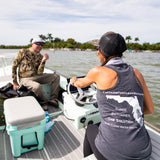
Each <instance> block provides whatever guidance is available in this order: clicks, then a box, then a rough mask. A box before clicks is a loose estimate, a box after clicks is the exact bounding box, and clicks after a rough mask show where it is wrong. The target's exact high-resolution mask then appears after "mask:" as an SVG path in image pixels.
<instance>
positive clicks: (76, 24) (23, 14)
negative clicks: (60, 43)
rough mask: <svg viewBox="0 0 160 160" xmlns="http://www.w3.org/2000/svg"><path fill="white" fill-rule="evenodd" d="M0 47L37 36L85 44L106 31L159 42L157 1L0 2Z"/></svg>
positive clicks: (158, 6) (145, 40)
mask: <svg viewBox="0 0 160 160" xmlns="http://www.w3.org/2000/svg"><path fill="white" fill-rule="evenodd" d="M0 15H1V16H0V26H1V30H0V35H1V38H0V44H5V45H11V44H13V45H14V44H16V45H22V44H24V45H25V44H28V43H29V40H30V39H31V38H33V37H34V36H37V35H40V34H48V33H52V36H53V37H59V38H62V39H67V38H74V39H75V40H76V41H80V42H86V41H88V40H91V39H95V38H100V36H101V35H102V34H103V33H105V32H106V31H111V30H112V31H115V32H119V33H120V34H122V35H123V36H124V37H125V36H128V35H130V36H131V37H132V38H133V39H134V38H135V37H139V39H140V42H141V43H143V42H151V43H156V42H160V39H159V35H160V29H159V28H160V21H159V17H160V1H159V0H152V1H150V0H112V1H111V0H32V1H30V0H23V1H22V0H14V1H13V0H5V1H0Z"/></svg>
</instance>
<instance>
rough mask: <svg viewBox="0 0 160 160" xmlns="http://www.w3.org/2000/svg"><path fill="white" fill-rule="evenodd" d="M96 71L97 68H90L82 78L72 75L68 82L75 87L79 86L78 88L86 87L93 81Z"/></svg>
mask: <svg viewBox="0 0 160 160" xmlns="http://www.w3.org/2000/svg"><path fill="white" fill-rule="evenodd" d="M96 73H97V69H96V67H95V68H92V69H91V70H90V71H89V72H88V73H87V75H86V76H85V77H84V78H79V79H77V78H76V77H73V78H71V79H70V82H71V84H72V85H74V86H75V87H79V88H84V87H87V86H89V85H91V84H92V83H94V82H95V78H96Z"/></svg>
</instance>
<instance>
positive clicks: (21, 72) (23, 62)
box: [12, 48, 45, 83]
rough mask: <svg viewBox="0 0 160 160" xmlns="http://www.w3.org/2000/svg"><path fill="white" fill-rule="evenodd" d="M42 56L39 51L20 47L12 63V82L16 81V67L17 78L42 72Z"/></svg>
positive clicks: (43, 64)
mask: <svg viewBox="0 0 160 160" xmlns="http://www.w3.org/2000/svg"><path fill="white" fill-rule="evenodd" d="M42 58H43V55H41V54H40V53H36V52H31V51H30V49H29V48H27V49H25V48H23V49H21V50H20V51H19V52H18V54H17V55H16V57H15V59H14V61H13V65H12V79H13V83H17V68H18V77H19V78H26V77H31V76H34V75H37V74H42V73H43V71H44V66H45V62H43V63H42V62H41V61H42Z"/></svg>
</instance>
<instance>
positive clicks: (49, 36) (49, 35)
mask: <svg viewBox="0 0 160 160" xmlns="http://www.w3.org/2000/svg"><path fill="white" fill-rule="evenodd" d="M47 36H48V37H47V39H48V40H49V42H53V37H52V34H51V33H48V35H47Z"/></svg>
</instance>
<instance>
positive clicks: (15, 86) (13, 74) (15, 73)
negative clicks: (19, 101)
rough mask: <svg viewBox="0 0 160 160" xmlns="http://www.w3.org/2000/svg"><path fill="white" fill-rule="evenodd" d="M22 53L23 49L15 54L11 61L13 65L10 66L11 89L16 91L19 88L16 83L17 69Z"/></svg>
mask: <svg viewBox="0 0 160 160" xmlns="http://www.w3.org/2000/svg"><path fill="white" fill-rule="evenodd" d="M23 52H24V49H21V50H20V51H19V52H18V53H17V55H16V57H15V59H14V61H13V64H12V81H13V89H14V90H16V89H17V88H18V86H19V84H18V81H17V68H18V66H19V64H20V62H21V60H22V58H23Z"/></svg>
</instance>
